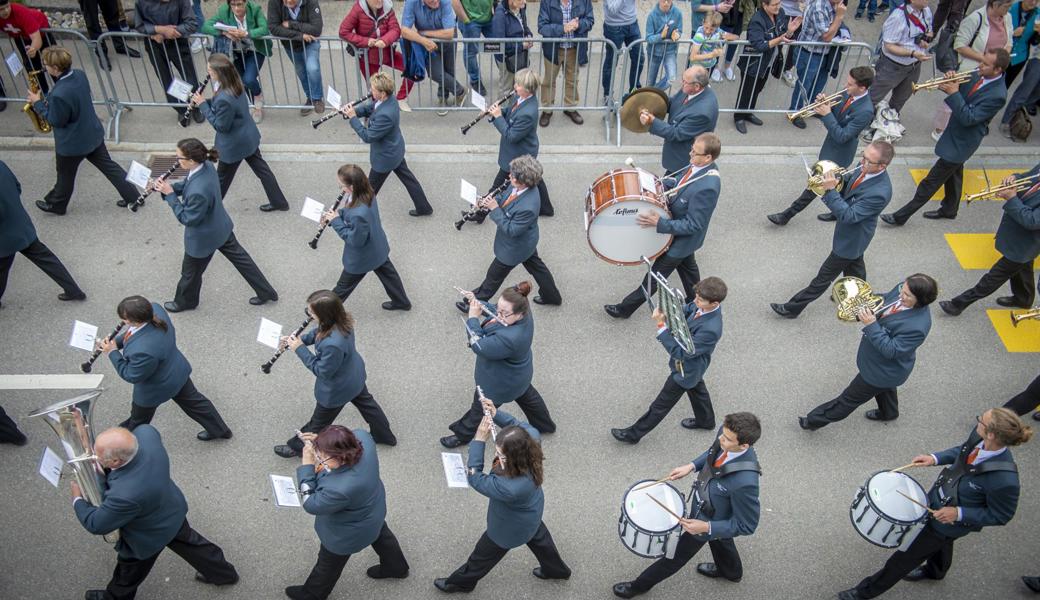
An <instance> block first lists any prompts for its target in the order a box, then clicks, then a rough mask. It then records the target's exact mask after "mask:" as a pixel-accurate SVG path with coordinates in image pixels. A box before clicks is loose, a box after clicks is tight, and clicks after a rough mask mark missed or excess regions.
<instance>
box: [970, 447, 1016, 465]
mask: <svg viewBox="0 0 1040 600" xmlns="http://www.w3.org/2000/svg"><path fill="white" fill-rule="evenodd" d="M984 444H985V442H979V443H978V445H976V446H975V447H976V448H978V449H979V453H978V455H976V456H975V462H973V463H971V464H973V465H977V464H979V463H980V462H982V461H984V460H988V459H990V458H993V457H994V456H998V455H1000V454H1002V453H1003V452H1004V451H1005V450H1007V446H1004V447H1003V448H1001V449H1000V450H986V449H985V448H983V445H984Z"/></svg>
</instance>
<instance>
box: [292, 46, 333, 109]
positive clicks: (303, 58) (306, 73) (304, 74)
mask: <svg viewBox="0 0 1040 600" xmlns="http://www.w3.org/2000/svg"><path fill="white" fill-rule="evenodd" d="M289 56H290V57H291V58H292V63H293V67H295V68H296V76H297V77H298V78H299V79H300V85H301V86H303V93H304V94H306V95H307V100H309V101H311V102H313V101H315V100H321V99H322V98H323V97H324V96H325V86H324V85H322V83H321V63H320V62H319V60H320V58H319V57H320V56H321V42H319V41H318V40H314V41H313V42H307V43H304V44H303V51H302V52H299V51H296V50H293V49H292V47H291V46H290V48H289Z"/></svg>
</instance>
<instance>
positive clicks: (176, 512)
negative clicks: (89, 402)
mask: <svg viewBox="0 0 1040 600" xmlns="http://www.w3.org/2000/svg"><path fill="white" fill-rule="evenodd" d="M134 437H135V438H137V454H136V455H134V458H133V460H131V461H130V462H129V463H127V464H126V465H123V466H122V467H120V468H118V469H114V470H113V471H111V472H110V473H109V474H108V476H107V477H106V485H105V486H104V489H103V490H102V492H101V506H93V505H92V504H90V503H89V502H87V501H86V500H81V501H78V502H76V504H75V505H74V507H73V508H74V509H75V511H76V518H77V519H79V522H80V523H81V524H82V525H83V528H84V529H86V530H87V531H89V532H90V533H93V534H95V535H104V534H107V533H111V532H113V531H115V530H117V529H118V530H119V542H117V543H116V552H118V553H119V556H120V557H121V558H124V559H136V560H143V559H145V558H149V557H151V556H153V555H155V554H158V553H159V551H160V550H162V549H163V547H165V546H166V544H168V543H170V542H171V541H172V540H173V538H174V536H176V535H177V532H178V531H180V528H181V525H183V524H184V518H185V516H187V514H188V503H187V501H186V500H185V499H184V494H182V493H181V490H180V488H178V487H177V484H176V483H174V482H173V480H172V479H170V457H169V455H167V454H166V449H165V448H163V445H162V438H161V437H160V436H159V431H158V430H156V429H155V427H152V426H151V425H139V426H138V427H137V428H136V429H134Z"/></svg>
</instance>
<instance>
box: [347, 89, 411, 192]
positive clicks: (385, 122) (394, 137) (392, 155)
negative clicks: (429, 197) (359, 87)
mask: <svg viewBox="0 0 1040 600" xmlns="http://www.w3.org/2000/svg"><path fill="white" fill-rule="evenodd" d="M355 112H356V113H357V117H354V118H353V119H351V120H350V126H351V127H353V128H354V131H356V132H357V134H358V136H360V137H361V141H362V142H365V143H366V144H368V145H369V146H368V161H369V162H370V163H371V164H372V170H373V171H378V172H380V173H389V172H390V171H393V170H394V169H396V168H397V167H398V166H399V165H400V164H401V161H403V160H404V136H402V135H401V107H400V106H399V105H398V104H397V98H395V97H393V96H390V97H388V98H387V99H386V100H383V102H382V103H381V104H380V105H379V108H375V101H373V100H369V101H368V102H365V103H364V104H362V105H361V106H359V107H357V110H356V111H355ZM358 117H362V118H364V117H368V126H367V127H366V126H365V125H364V124H362V123H361V119H360V118H358Z"/></svg>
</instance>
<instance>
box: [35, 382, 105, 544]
mask: <svg viewBox="0 0 1040 600" xmlns="http://www.w3.org/2000/svg"><path fill="white" fill-rule="evenodd" d="M102 391H103V390H94V391H92V392H90V393H87V394H83V395H82V396H76V397H75V398H71V399H69V400H63V401H61V402H56V403H54V404H51V405H50V406H48V407H46V408H41V409H39V410H37V411H35V412H33V413H32V414H30V415H29V416H30V417H41V418H42V419H43V420H44V421H46V422H47V424H48V425H50V426H51V429H53V430H54V433H56V434H58V439H59V440H60V441H61V445H62V447H63V448H64V449H65V456H66V457H67V461H66V463H67V464H68V466H69V468H71V469H72V473H73V475H74V476H75V478H76V483H77V484H79V488H80V491H81V492H82V493H83V498H84V499H85V500H86V501H87V502H90V503H91V504H93V505H94V506H100V505H101V500H102V498H101V490H102V488H103V486H104V474H103V472H102V471H101V466H100V465H99V464H98V463H97V456H96V455H95V454H94V425H93V417H92V415H91V413H92V412H93V409H94V406H95V405H96V403H97V398H98V396H100V395H101V392H102ZM103 537H104V538H105V541H106V542H109V543H111V544H114V543H116V542H117V541H118V540H119V532H118V531H113V532H112V533H109V534H106V535H105V536H103Z"/></svg>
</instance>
